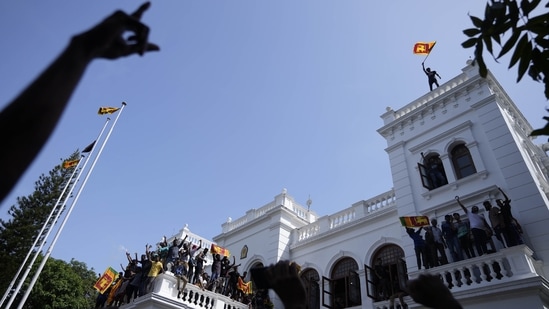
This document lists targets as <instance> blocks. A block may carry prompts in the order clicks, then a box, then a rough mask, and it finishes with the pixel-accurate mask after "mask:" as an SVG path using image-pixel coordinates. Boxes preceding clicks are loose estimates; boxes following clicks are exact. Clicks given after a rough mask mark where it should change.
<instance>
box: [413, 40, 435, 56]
mask: <svg viewBox="0 0 549 309" xmlns="http://www.w3.org/2000/svg"><path fill="white" fill-rule="evenodd" d="M436 43H437V42H436V41H433V42H417V43H416V44H414V54H416V55H424V56H426V55H429V53H430V52H431V50H432V49H433V47H435V44H436Z"/></svg>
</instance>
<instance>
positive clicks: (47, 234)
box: [5, 119, 110, 309]
mask: <svg viewBox="0 0 549 309" xmlns="http://www.w3.org/2000/svg"><path fill="white" fill-rule="evenodd" d="M109 121H110V119H107V121H105V124H104V125H103V128H102V129H101V131H100V133H99V136H98V137H97V138H98V139H99V138H101V136H103V133H104V132H105V129H106V127H107V124H108V123H109ZM92 153H93V148H92V149H91V150H90V154H89V155H88V156H87V157H86V160H85V161H84V164H83V165H82V168H81V169H80V172H79V173H78V176H77V177H76V179H75V180H74V183H73V186H72V187H71V189H70V191H69V192H68V193H67V197H70V196H71V194H72V192H73V190H74V188H75V187H76V185H77V184H78V181H79V180H80V177H81V176H82V173H83V171H84V170H85V168H86V165H87V164H88V161H89V159H90V157H91V154H92ZM79 166H80V162H78V165H77V166H76V168H75V170H74V172H73V175H74V174H75V172H76V171H77V170H78V168H79ZM71 178H72V176H71ZM62 195H63V193H61V196H62ZM67 200H68V198H66V199H65V200H64V201H63V204H62V205H61V206H60V207H59V209H60V210H59V211H58V212H57V215H56V217H55V219H54V220H53V222H54V223H55V222H57V220H58V219H59V217H60V216H61V214H62V213H63V209H64V208H65V206H66V204H67ZM54 210H55V209H54ZM54 210H52V213H53V211H54ZM46 224H47V222H46ZM45 226H46V225H44V227H45ZM52 230H53V225H52V226H51V227H50V228H49V229H48V232H47V233H46V235H45V236H44V238H43V239H42V243H41V244H40V247H39V248H38V249H37V250H36V252H35V254H34V257H33V259H32V261H31V262H30V263H29V265H28V267H27V270H26V271H25V273H24V274H23V277H22V278H21V280H20V282H19V285H18V286H17V288H16V289H15V291H14V292H13V294H12V296H11V298H10V301H9V303H8V304H7V305H6V308H5V309H9V308H10V307H11V305H12V303H13V301H14V300H15V297H16V296H17V294H19V291H20V290H21V287H22V285H23V283H24V282H25V280H26V279H27V277H28V275H29V273H30V271H31V269H32V266H33V265H34V263H35V261H36V259H37V258H38V255H39V253H40V252H41V251H42V248H43V247H44V245H45V244H46V241H47V239H48V237H49V235H50V232H51V231H52ZM39 237H40V236H38V238H39ZM38 238H37V239H38ZM34 246H35V245H33V247H31V250H32V248H34ZM46 259H47V258H45V259H44V261H45V260H46ZM44 263H45V262H44ZM23 264H24V262H23ZM29 288H30V289H32V287H29Z"/></svg>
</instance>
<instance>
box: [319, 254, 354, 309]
mask: <svg viewBox="0 0 549 309" xmlns="http://www.w3.org/2000/svg"><path fill="white" fill-rule="evenodd" d="M357 271H358V264H357V263H356V262H355V260H354V259H352V258H349V257H346V258H343V259H341V260H339V261H338V262H337V263H336V264H335V266H334V269H333V270H332V273H331V278H326V277H324V276H323V277H322V306H324V307H326V308H348V307H355V306H360V305H361V304H362V301H361V295H360V278H359V277H358V273H357Z"/></svg>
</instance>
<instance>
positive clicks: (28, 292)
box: [17, 102, 126, 309]
mask: <svg viewBox="0 0 549 309" xmlns="http://www.w3.org/2000/svg"><path fill="white" fill-rule="evenodd" d="M125 106H126V102H122V107H121V108H120V110H119V112H118V115H116V118H115V120H114V123H113V124H112V126H111V128H110V130H109V132H108V133H107V136H106V137H105V140H104V141H103V144H101V148H100V149H99V152H98V153H97V156H96V157H95V159H94V160H93V162H92V165H91V167H90V169H89V170H88V172H87V174H86V177H85V178H84V181H83V182H82V185H81V186H80V188H79V189H78V193H76V196H75V198H74V200H73V201H72V203H71V206H70V207H69V210H68V212H67V215H65V218H64V219H63V222H61V226H60V227H59V230H57V233H56V234H55V237H54V238H53V240H52V243H51V245H50V247H49V248H48V251H47V252H46V254H45V255H44V259H43V260H42V262H41V263H40V266H38V269H37V270H36V273H35V274H34V277H33V278H32V280H31V282H30V284H29V287H28V288H27V291H25V295H23V298H22V299H21V302H20V303H19V306H18V307H17V309H22V308H23V305H25V302H26V301H27V298H28V297H29V294H30V292H31V290H32V288H33V287H34V284H35V283H36V280H38V276H40V273H41V272H42V269H43V268H44V265H45V264H46V261H47V260H48V258H49V257H50V255H51V252H52V251H53V247H54V246H55V243H56V242H57V239H58V238H59V236H60V235H61V232H62V231H63V228H64V227H65V224H66V223H67V221H68V219H69V217H70V215H71V213H72V211H73V209H74V206H75V205H76V203H77V202H78V198H79V197H80V194H81V193H82V190H83V189H84V187H85V186H86V183H87V182H88V179H89V178H90V175H91V173H92V171H93V169H94V167H95V164H96V163H97V160H98V159H99V157H100V156H101V153H102V152H103V148H105V144H106V143H107V141H108V140H109V137H110V135H111V133H112V130H113V129H114V127H115V125H116V122H117V121H118V118H120V115H121V114H122V111H123V110H124V107H125Z"/></svg>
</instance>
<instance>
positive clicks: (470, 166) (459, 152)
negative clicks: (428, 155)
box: [450, 144, 477, 179]
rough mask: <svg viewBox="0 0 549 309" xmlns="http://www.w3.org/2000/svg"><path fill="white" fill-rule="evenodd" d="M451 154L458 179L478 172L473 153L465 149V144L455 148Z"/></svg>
mask: <svg viewBox="0 0 549 309" xmlns="http://www.w3.org/2000/svg"><path fill="white" fill-rule="evenodd" d="M450 154H451V156H452V165H453V166H454V171H455V172H456V178H457V179H461V178H464V177H467V176H469V175H473V174H475V173H476V172H477V169H476V168H475V163H474V162H473V157H471V153H470V152H469V149H468V148H467V147H465V144H459V145H456V146H454V148H452V151H451V152H450Z"/></svg>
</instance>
